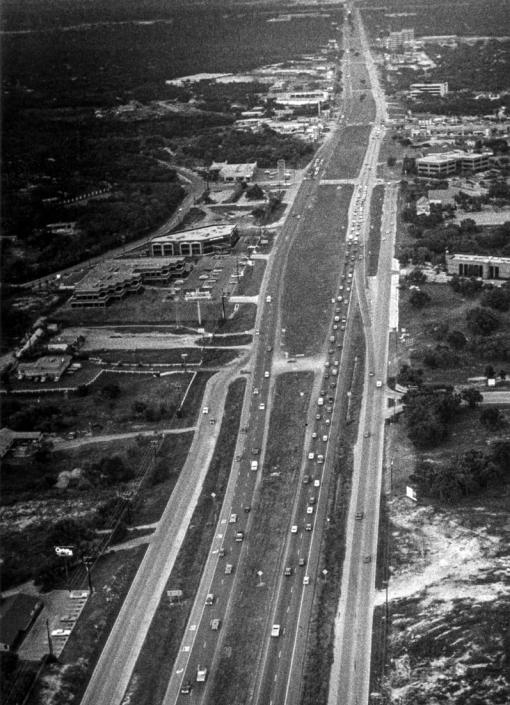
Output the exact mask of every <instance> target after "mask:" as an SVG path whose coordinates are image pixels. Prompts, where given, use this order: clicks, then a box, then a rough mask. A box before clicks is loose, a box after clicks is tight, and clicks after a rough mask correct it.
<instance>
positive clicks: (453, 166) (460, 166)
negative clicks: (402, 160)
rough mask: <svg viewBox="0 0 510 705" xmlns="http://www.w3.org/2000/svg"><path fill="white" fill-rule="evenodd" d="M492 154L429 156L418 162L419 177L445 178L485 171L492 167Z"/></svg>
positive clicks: (461, 153) (448, 153)
mask: <svg viewBox="0 0 510 705" xmlns="http://www.w3.org/2000/svg"><path fill="white" fill-rule="evenodd" d="M490 158H491V155H490V154H481V153H479V152H460V151H458V152H444V153H437V154H428V155H427V156H426V157H419V158H418V159H417V160H416V169H417V171H418V176H431V177H436V178H439V177H443V176H448V175H449V174H454V173H455V172H457V171H473V172H476V171H485V170H486V169H488V168H489V166H490V163H491V161H490Z"/></svg>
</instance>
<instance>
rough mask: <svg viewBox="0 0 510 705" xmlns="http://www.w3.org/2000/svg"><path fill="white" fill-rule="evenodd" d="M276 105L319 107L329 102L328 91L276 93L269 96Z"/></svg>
mask: <svg viewBox="0 0 510 705" xmlns="http://www.w3.org/2000/svg"><path fill="white" fill-rule="evenodd" d="M271 97H272V98H274V99H275V100H276V103H277V104H278V105H290V106H295V107H298V106H304V105H319V104H320V103H326V102H328V101H329V98H330V95H329V93H328V91H288V92H286V93H276V94H274V95H272V96H271Z"/></svg>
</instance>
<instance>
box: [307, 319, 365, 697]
mask: <svg viewBox="0 0 510 705" xmlns="http://www.w3.org/2000/svg"><path fill="white" fill-rule="evenodd" d="M353 324H354V325H353V327H352V331H353V332H352V335H351V336H350V337H349V341H348V345H349V348H348V352H349V357H348V366H347V371H346V379H347V380H352V386H351V390H352V396H351V404H350V417H351V418H352V419H353V422H352V423H350V424H347V423H343V424H342V426H341V431H340V435H339V437H338V439H337V449H336V450H337V454H336V458H335V464H334V473H333V476H332V481H331V485H330V491H329V496H328V517H329V522H328V523H327V524H326V526H325V529H324V533H323V535H322V543H321V555H320V563H319V571H318V575H320V576H321V577H320V579H317V581H316V586H315V595H314V606H313V609H312V616H311V621H310V628H309V632H308V643H307V655H306V660H305V665H304V670H303V687H302V694H301V705H326V703H327V701H328V689H329V673H330V670H331V664H332V662H333V645H334V638H335V633H334V628H335V618H336V612H337V609H338V601H339V599H340V588H341V581H342V571H343V561H344V556H345V542H346V536H345V526H346V521H347V515H348V511H349V502H350V497H351V482H352V470H353V462H354V461H353V446H354V443H355V441H356V437H357V433H358V423H357V421H358V419H359V413H360V409H361V401H362V392H363V368H364V365H363V358H364V354H365V340H364V336H363V329H362V323H361V314H360V313H359V310H357V311H356V314H355V316H354V320H353ZM345 352H347V351H344V353H345ZM355 355H357V356H358V360H357V362H355V361H354V357H355ZM337 404H340V410H339V411H340V417H341V418H342V419H345V418H346V414H347V397H346V396H345V395H342V397H341V398H340V399H339V400H338V401H337ZM323 570H327V571H328V572H327V574H326V577H325V578H324V577H322V576H323V573H322V571H323ZM319 674H320V675H319Z"/></svg>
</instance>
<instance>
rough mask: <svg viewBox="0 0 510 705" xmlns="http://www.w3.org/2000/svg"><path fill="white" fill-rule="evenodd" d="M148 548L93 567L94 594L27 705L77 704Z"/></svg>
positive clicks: (102, 560) (114, 556)
mask: <svg viewBox="0 0 510 705" xmlns="http://www.w3.org/2000/svg"><path fill="white" fill-rule="evenodd" d="M146 549H147V546H139V547H137V548H133V549H131V550H130V551H122V552H120V553H110V554H107V555H105V556H103V557H102V558H100V559H99V561H98V562H97V563H96V564H95V565H94V571H93V574H92V580H93V584H94V587H95V591H94V593H93V594H92V595H91V596H90V597H89V599H88V600H87V603H86V605H85V607H84V609H83V611H82V613H81V615H80V618H79V620H78V621H77V622H76V624H75V626H74V628H73V631H72V634H71V636H70V637H69V640H68V642H67V644H66V647H65V649H64V651H63V652H62V654H61V655H60V657H59V662H58V663H54V664H51V663H48V664H47V666H46V667H45V669H44V671H43V673H42V675H41V678H40V679H39V681H38V683H37V684H36V686H35V688H34V690H33V692H32V694H31V696H30V698H29V700H28V701H27V703H26V705H42V703H47V702H49V694H50V693H54V690H55V686H56V685H57V683H58V693H57V694H56V695H55V696H54V699H53V700H52V701H51V702H54V703H70V702H77V703H78V702H80V700H81V698H82V696H83V693H84V692H85V689H86V687H87V684H88V681H89V679H90V677H91V675H92V672H93V671H94V668H95V666H96V663H97V661H98V659H99V657H100V655H101V652H102V650H103V648H104V645H105V643H106V641H107V639H108V637H109V635H110V631H111V629H112V627H113V625H114V623H115V620H116V619H117V615H118V613H119V611H120V608H121V607H122V603H123V602H124V599H125V597H126V595H127V593H128V591H129V588H130V587H131V583H132V581H133V579H134V577H135V575H136V572H137V570H138V568H139V566H140V563H141V562H142V559H143V556H144V554H145V551H146Z"/></svg>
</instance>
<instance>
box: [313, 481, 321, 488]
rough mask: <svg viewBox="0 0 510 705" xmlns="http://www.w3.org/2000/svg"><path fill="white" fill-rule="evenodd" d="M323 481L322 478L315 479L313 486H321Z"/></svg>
mask: <svg viewBox="0 0 510 705" xmlns="http://www.w3.org/2000/svg"><path fill="white" fill-rule="evenodd" d="M320 484H321V481H320V480H314V481H313V486H314V487H320Z"/></svg>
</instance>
